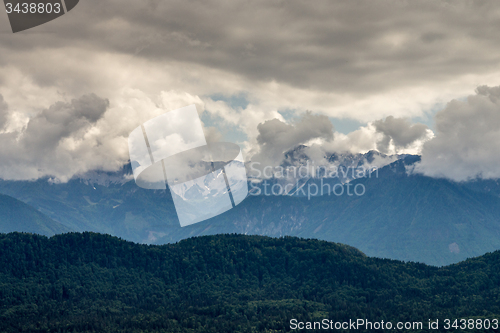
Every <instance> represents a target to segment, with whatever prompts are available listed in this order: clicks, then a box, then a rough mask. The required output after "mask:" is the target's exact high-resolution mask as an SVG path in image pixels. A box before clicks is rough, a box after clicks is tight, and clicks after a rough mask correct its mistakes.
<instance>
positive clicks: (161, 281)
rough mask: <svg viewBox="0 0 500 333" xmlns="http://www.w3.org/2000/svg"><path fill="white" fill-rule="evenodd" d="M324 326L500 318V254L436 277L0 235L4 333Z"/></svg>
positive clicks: (195, 243)
mask: <svg viewBox="0 0 500 333" xmlns="http://www.w3.org/2000/svg"><path fill="white" fill-rule="evenodd" d="M324 318H328V319H330V320H334V321H335V322H343V321H349V319H352V320H356V319H359V318H364V319H366V320H370V321H381V320H384V321H386V322H387V321H391V322H394V323H396V322H406V321H411V322H416V321H421V322H423V323H424V327H423V329H422V330H420V331H425V332H427V331H428V330H427V323H428V321H429V319H432V320H436V319H439V320H440V323H441V324H440V329H439V330H435V331H441V332H444V331H448V330H445V329H444V327H443V323H444V322H443V321H444V320H445V319H455V318H458V319H460V318H473V319H478V318H479V319H480V318H483V319H486V318H488V319H490V320H492V319H494V318H497V319H498V318H500V252H494V253H489V254H486V255H484V256H481V257H478V258H474V259H469V260H467V261H464V262H462V263H459V264H456V265H452V266H446V267H442V268H437V267H433V266H427V265H424V264H418V263H403V262H400V261H395V260H384V259H376V258H369V257H367V256H365V255H364V254H363V253H361V252H360V251H358V250H356V249H355V248H352V247H349V246H345V245H341V244H336V243H329V242H325V241H318V240H305V239H299V238H293V237H284V238H269V237H262V236H244V235H217V236H204V237H198V238H191V239H187V240H184V241H181V242H179V243H176V244H169V245H162V246H148V245H140V244H135V243H131V242H127V241H123V240H121V239H119V238H116V237H111V236H107V235H101V234H96V233H70V234H63V235H57V236H53V237H51V238H47V237H45V236H39V235H32V234H22V233H11V234H1V235H0V331H1V332H288V331H290V330H291V326H290V320H292V319H297V320H298V321H302V322H307V321H311V322H314V321H320V320H322V319H324ZM313 331H314V330H310V331H308V332H313ZM318 331H320V330H318ZM321 331H322V332H325V330H321ZM358 331H360V332H361V331H364V330H362V329H361V330H358ZM392 331H393V332H395V331H397V330H394V329H393V330H392ZM412 331H413V332H415V331H419V330H412ZM449 331H453V332H458V331H460V332H467V331H473V330H470V329H466V330H460V329H459V330H455V329H450V330H449ZM480 331H487V330H480ZM490 331H497V330H494V329H492V328H490Z"/></svg>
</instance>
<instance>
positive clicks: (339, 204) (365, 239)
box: [0, 147, 500, 265]
mask: <svg viewBox="0 0 500 333" xmlns="http://www.w3.org/2000/svg"><path fill="white" fill-rule="evenodd" d="M292 155H293V156H292ZM292 157H293V158H292ZM300 158H301V157H300V147H299V148H298V149H297V150H296V152H295V153H293V154H291V155H288V157H287V159H288V160H289V163H290V165H292V164H293V163H296V162H297V161H300ZM377 159H378V160H379V161H391V160H395V161H394V162H392V163H390V162H388V163H390V164H388V165H385V166H383V165H382V167H381V168H380V169H376V172H373V173H371V174H370V175H368V176H367V177H364V178H358V179H354V178H344V179H338V178H337V179H329V178H325V177H309V178H301V179H299V180H300V181H301V183H300V186H301V191H304V192H303V194H300V192H301V191H295V192H294V195H292V196H290V195H285V194H284V193H283V194H282V195H269V194H270V193H269V192H268V195H265V193H264V192H263V191H262V192H261V193H260V194H259V195H256V193H255V192H254V193H252V195H249V197H248V198H247V199H245V200H244V201H243V202H242V203H241V204H240V205H238V206H236V207H235V208H234V209H231V210H230V211H228V212H226V213H223V214H221V215H219V216H217V217H215V218H212V219H209V220H206V221H203V222H201V223H196V224H194V225H191V226H187V227H184V228H181V227H180V225H179V222H178V219H177V215H176V211H175V207H174V205H173V202H172V198H171V195H170V191H168V190H167V191H162V190H144V189H141V188H139V187H137V186H136V185H135V184H134V182H133V181H126V180H128V179H130V170H129V169H127V168H128V166H125V167H124V168H123V170H122V171H120V172H119V173H115V174H106V173H94V174H93V175H91V176H89V175H86V176H84V177H81V178H75V179H72V180H70V181H69V182H68V183H61V184H57V183H54V182H48V181H47V180H46V179H40V180H37V181H34V182H26V181H23V182H19V181H0V192H2V193H6V194H8V195H11V196H13V197H15V198H17V199H19V200H22V201H24V202H26V203H28V204H30V205H32V206H33V207H35V208H36V209H38V210H39V211H40V212H42V213H43V214H45V215H47V216H48V217H50V218H51V219H54V220H55V221H58V222H59V223H61V224H63V225H65V226H66V227H67V228H69V229H70V230H74V231H94V232H100V233H108V234H111V235H116V236H119V237H122V238H124V239H127V240H131V241H134V242H139V243H154V244H164V243H173V242H177V241H179V240H181V239H184V238H188V237H192V236H198V235H212V234H219V233H241V234H254V235H267V236H274V237H280V236H285V235H290V236H299V237H304V238H317V239H322V240H328V241H334V242H340V243H345V244H348V245H352V246H355V247H357V248H359V249H360V250H362V251H363V252H364V253H366V254H367V255H370V256H377V257H383V258H392V259H399V260H405V261H419V262H424V263H427V264H432V265H446V264H450V263H455V262H459V261H461V260H464V259H466V258H468V257H474V256H478V255H482V254H484V253H486V252H490V251H494V250H497V249H500V221H499V216H500V196H499V195H500V186H499V185H498V181H495V180H474V181H468V182H461V183H457V182H453V181H450V180H446V179H439V178H431V177H426V176H423V175H419V174H416V173H412V169H413V168H414V166H415V164H416V163H417V162H418V161H419V157H418V156H412V155H399V156H393V157H391V156H387V155H383V154H380V153H376V152H370V153H367V154H364V155H349V154H346V155H332V156H331V157H330V160H331V161H332V162H331V163H332V164H333V163H336V164H335V165H337V166H340V167H342V166H343V167H360V166H361V167H363V166H365V167H366V166H368V168H371V167H372V166H373V163H374V161H375V162H376V161H377ZM302 163H303V161H302ZM378 163H380V162H378ZM340 174H341V173H340ZM322 180H324V181H325V182H324V183H323V184H322V183H321V181H322ZM267 181H268V182H269V184H270V185H273V184H277V183H280V182H283V179H278V178H276V177H274V178H270V179H267ZM286 181H289V180H286ZM293 181H295V179H294V180H293ZM327 181H328V182H329V185H330V189H331V188H332V187H333V186H334V185H335V184H338V186H341V187H342V189H343V191H344V192H343V194H342V195H336V194H335V193H333V191H331V190H330V192H327V191H325V193H323V196H319V195H311V196H309V195H308V192H307V191H308V190H311V191H312V190H314V186H317V187H318V188H321V186H325V184H326V183H328V182H327ZM269 184H268V185H269ZM356 186H358V187H357V189H358V190H359V189H361V188H362V189H364V193H363V194H362V195H356V194H353V189H354V188H355V187H356ZM361 186H362V187H361ZM341 187H337V188H336V191H337V194H338V193H339V191H338V190H340V188H341ZM348 187H349V188H350V191H351V192H350V193H351V195H349V194H348V191H349V190H348ZM269 188H270V187H268V189H269ZM358 192H360V190H359V191H358ZM288 194H291V193H288Z"/></svg>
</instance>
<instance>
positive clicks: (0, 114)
mask: <svg viewBox="0 0 500 333" xmlns="http://www.w3.org/2000/svg"><path fill="white" fill-rule="evenodd" d="M8 112H9V107H8V105H7V103H5V101H4V99H3V96H2V95H0V130H1V129H2V128H4V126H5V124H6V123H7V116H8Z"/></svg>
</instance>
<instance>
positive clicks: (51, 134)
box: [0, 94, 123, 180]
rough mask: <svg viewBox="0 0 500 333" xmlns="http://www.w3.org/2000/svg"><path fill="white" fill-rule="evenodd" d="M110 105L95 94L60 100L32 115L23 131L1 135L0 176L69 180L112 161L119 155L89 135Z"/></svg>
mask: <svg viewBox="0 0 500 333" xmlns="http://www.w3.org/2000/svg"><path fill="white" fill-rule="evenodd" d="M108 106H109V102H108V101H107V100H106V99H103V98H100V97H98V96H96V95H94V94H90V95H85V96H82V97H80V98H78V99H73V100H72V101H71V102H69V103H66V102H57V103H55V104H53V105H51V106H50V107H49V108H47V109H45V110H43V111H41V112H40V113H39V114H37V115H35V116H34V117H32V118H31V119H30V120H29V122H28V124H27V126H26V127H25V129H24V130H23V131H22V132H10V133H2V134H0V141H1V142H2V145H1V146H0V177H1V178H3V179H37V178H39V177H44V176H54V177H56V178H60V179H62V180H66V179H67V178H68V177H71V176H72V175H74V174H75V173H78V172H85V171H87V170H90V169H93V168H96V167H99V166H102V165H103V161H105V160H106V159H108V160H111V161H110V162H111V163H112V162H113V161H112V159H113V156H114V155H116V154H113V152H112V151H110V150H108V151H104V152H103V151H101V150H99V149H98V148H99V146H100V145H101V144H100V143H99V142H98V140H96V139H95V138H91V137H90V138H89V137H86V136H87V135H88V134H89V132H90V130H91V129H92V128H93V126H94V125H95V124H96V122H97V121H98V120H99V119H101V117H102V116H103V115H104V113H105V112H106V110H107V108H108ZM68 140H69V141H68ZM121 163H123V162H121Z"/></svg>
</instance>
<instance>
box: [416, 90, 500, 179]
mask: <svg viewBox="0 0 500 333" xmlns="http://www.w3.org/2000/svg"><path fill="white" fill-rule="evenodd" d="M435 121H436V136H435V137H434V138H433V139H432V140H430V141H428V142H426V143H425V144H424V146H423V150H422V161H421V163H420V165H418V167H417V168H416V171H417V172H421V173H423V174H425V175H427V176H431V177H445V178H449V179H453V180H455V181H464V180H468V179H473V178H500V168H499V167H498V166H499V165H500V144H499V143H500V87H488V86H480V87H478V88H477V89H476V94H475V95H470V96H468V97H467V99H465V100H463V101H460V100H452V101H451V102H449V103H448V104H447V105H446V107H445V108H444V109H443V110H442V111H439V112H438V113H437V114H436V116H435Z"/></svg>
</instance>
